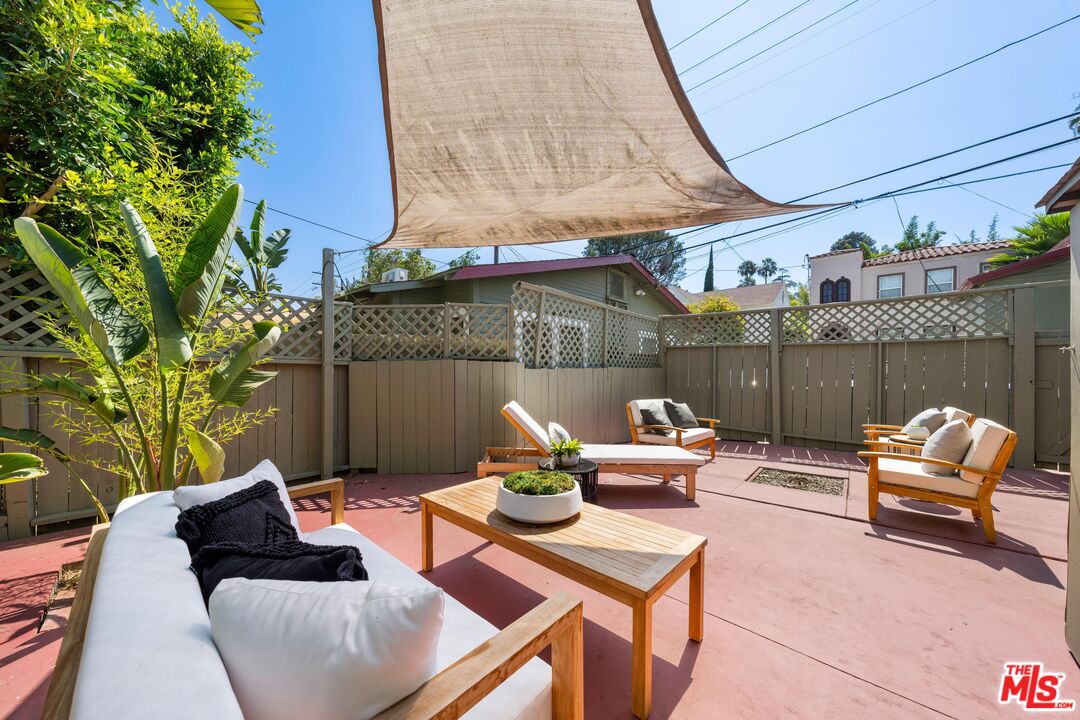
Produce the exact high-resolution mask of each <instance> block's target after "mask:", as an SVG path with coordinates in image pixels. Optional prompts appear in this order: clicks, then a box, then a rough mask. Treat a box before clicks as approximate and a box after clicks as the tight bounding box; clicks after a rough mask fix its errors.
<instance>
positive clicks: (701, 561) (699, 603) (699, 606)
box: [690, 548, 705, 642]
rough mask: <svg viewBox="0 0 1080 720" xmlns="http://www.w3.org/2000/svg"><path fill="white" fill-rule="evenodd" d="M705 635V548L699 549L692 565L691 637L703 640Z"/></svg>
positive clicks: (697, 640)
mask: <svg viewBox="0 0 1080 720" xmlns="http://www.w3.org/2000/svg"><path fill="white" fill-rule="evenodd" d="M704 635H705V548H702V549H701V550H698V553H697V561H696V562H695V563H694V564H693V565H691V566H690V639H691V640H693V641H695V642H701V639H702V637H704Z"/></svg>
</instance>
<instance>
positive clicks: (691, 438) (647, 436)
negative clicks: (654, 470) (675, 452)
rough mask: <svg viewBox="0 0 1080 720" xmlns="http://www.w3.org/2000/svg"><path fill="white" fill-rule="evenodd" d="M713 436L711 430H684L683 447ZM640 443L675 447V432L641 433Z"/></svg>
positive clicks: (639, 436)
mask: <svg viewBox="0 0 1080 720" xmlns="http://www.w3.org/2000/svg"><path fill="white" fill-rule="evenodd" d="M712 436H713V431H712V430H711V429H710V428H691V429H689V430H683V434H682V441H683V445H689V444H691V443H696V442H698V441H699V440H707V439H708V438H711V437H712ZM638 442H643V443H652V444H654V445H674V444H675V432H674V431H672V430H668V431H667V433H666V434H664V435H654V434H653V433H641V434H639V435H638Z"/></svg>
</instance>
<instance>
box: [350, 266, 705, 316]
mask: <svg viewBox="0 0 1080 720" xmlns="http://www.w3.org/2000/svg"><path fill="white" fill-rule="evenodd" d="M610 265H624V266H629V267H631V268H633V269H634V270H635V271H636V272H637V273H638V274H639V275H640V276H641V278H642V279H643V280H645V282H647V283H649V284H650V285H652V286H653V287H654V288H656V290H657V291H658V292H659V293H660V294H661V295H663V296H664V298H665V299H666V300H668V302H670V303H671V304H672V305H673V306H675V308H676V309H677V310H678V311H679V312H683V313H687V312H690V311H689V310H688V309H687V307H686V305H685V304H684V303H683V302H682V301H681V300H680V299H679V298H678V297H676V296H675V295H674V294H672V292H671V291H670V290H668V288H667V287H665V286H664V285H663V284H661V283H660V281H659V280H657V279H656V276H654V275H653V274H652V273H651V272H649V270H648V268H646V267H645V266H644V265H642V264H641V263H640V262H639V261H638V260H637V258H635V257H633V256H632V255H606V256H603V257H580V258H566V259H559V260H528V261H525V262H511V263H498V264H494V263H487V264H483V265H466V266H465V267H460V268H451V269H449V270H444V271H443V272H441V273H437V274H435V275H432V276H431V277H428V278H424V279H423V280H408V281H405V282H392V283H370V284H368V285H362V286H360V287H358V288H356V289H355V290H352V291H350V292H349V293H347V294H350V295H351V294H355V293H360V292H368V293H385V292H397V291H399V290H411V289H414V288H418V287H430V286H431V285H434V284H437V283H439V282H456V281H458V280H479V279H482V278H491V277H507V276H512V275H532V274H535V273H546V272H561V271H567V270H579V269H582V268H595V267H606V266H610Z"/></svg>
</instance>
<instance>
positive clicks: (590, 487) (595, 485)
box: [540, 458, 600, 505]
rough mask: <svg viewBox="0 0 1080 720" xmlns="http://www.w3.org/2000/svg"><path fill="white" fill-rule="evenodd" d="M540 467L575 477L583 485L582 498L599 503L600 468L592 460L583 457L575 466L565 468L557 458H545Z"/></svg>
mask: <svg viewBox="0 0 1080 720" xmlns="http://www.w3.org/2000/svg"><path fill="white" fill-rule="evenodd" d="M540 468H541V469H543V470H557V471H558V472H564V473H566V474H567V475H569V476H570V477H572V478H574V479H575V480H577V483H578V485H580V486H581V499H582V500H584V501H585V502H587V503H592V504H593V505H596V504H597V495H598V494H599V491H600V468H599V467H597V465H596V463H594V462H593V461H592V460H586V459H584V458H582V459H580V460H578V464H577V465H575V466H574V467H569V468H565V467H559V463H558V460H557V459H556V458H545V459H543V460H541V461H540Z"/></svg>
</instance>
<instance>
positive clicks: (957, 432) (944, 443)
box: [922, 420, 971, 475]
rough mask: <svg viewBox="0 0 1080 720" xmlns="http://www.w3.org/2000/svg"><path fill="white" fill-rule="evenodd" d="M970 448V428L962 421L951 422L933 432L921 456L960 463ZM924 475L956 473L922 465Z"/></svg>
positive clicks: (931, 464) (933, 465)
mask: <svg viewBox="0 0 1080 720" xmlns="http://www.w3.org/2000/svg"><path fill="white" fill-rule="evenodd" d="M970 447H971V428H969V427H968V426H967V422H966V421H964V420H953V421H952V422H948V423H945V424H944V425H942V426H941V427H940V428H938V429H937V430H935V431H934V434H933V435H931V436H930V437H929V438H928V439H927V441H926V444H925V445H923V449H922V456H923V457H924V458H934V459H935V460H947V461H948V462H951V463H960V462H961V461H962V460H963V459H964V455H966V454H967V451H968V448H970ZM922 470H923V472H924V473H929V474H930V475H954V474H955V472H956V471H954V470H952V469H951V468H948V467H946V466H944V465H935V464H933V463H927V462H924V463H922Z"/></svg>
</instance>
